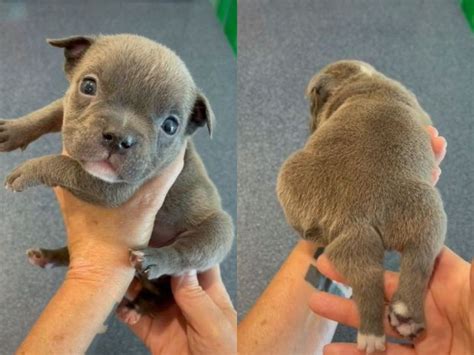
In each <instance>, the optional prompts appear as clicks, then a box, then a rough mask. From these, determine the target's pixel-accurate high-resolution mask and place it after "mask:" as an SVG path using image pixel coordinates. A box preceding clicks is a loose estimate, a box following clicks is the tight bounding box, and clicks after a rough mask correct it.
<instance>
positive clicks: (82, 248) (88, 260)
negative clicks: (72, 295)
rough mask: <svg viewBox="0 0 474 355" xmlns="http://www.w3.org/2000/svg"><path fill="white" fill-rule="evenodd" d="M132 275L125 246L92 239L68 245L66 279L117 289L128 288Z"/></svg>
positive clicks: (127, 250) (132, 271) (132, 270)
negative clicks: (68, 257)
mask: <svg viewBox="0 0 474 355" xmlns="http://www.w3.org/2000/svg"><path fill="white" fill-rule="evenodd" d="M91 239H92V237H91ZM134 272H135V270H134V268H133V267H132V266H131V264H130V261H129V248H128V246H127V245H123V244H112V243H105V242H103V241H96V240H87V241H86V240H82V241H81V242H80V244H78V245H74V244H72V245H70V264H69V269H68V272H67V274H66V280H78V281H79V282H83V283H87V284H90V285H92V286H97V285H109V286H110V287H114V288H119V289H121V288H122V287H126V286H128V284H129V283H130V281H131V279H132V278H133V274H134Z"/></svg>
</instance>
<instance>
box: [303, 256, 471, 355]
mask: <svg viewBox="0 0 474 355" xmlns="http://www.w3.org/2000/svg"><path fill="white" fill-rule="evenodd" d="M316 266H317V267H318V269H319V270H320V272H321V273H322V274H324V275H326V276H327V277H329V278H331V279H332V280H336V281H339V282H343V283H344V279H343V277H342V276H341V275H339V274H338V273H337V271H336V270H335V269H334V267H333V266H332V265H331V263H330V262H329V260H328V259H327V257H326V256H324V255H322V256H321V257H319V258H318V260H317V262H316ZM470 273H471V274H472V273H474V262H473V264H472V265H469V263H467V262H466V261H464V260H463V259H461V258H460V257H459V256H458V255H456V254H455V253H453V252H452V251H451V250H450V249H448V248H447V247H445V248H444V249H443V250H442V252H441V253H440V255H439V256H438V258H437V261H436V264H435V268H434V271H433V275H432V278H431V281H430V284H429V286H428V291H427V294H426V298H425V315H426V334H424V335H422V336H421V337H420V338H419V339H418V338H417V339H415V341H414V342H413V345H400V344H394V343H388V344H387V349H386V354H387V355H413V354H446V355H448V354H452V355H464V354H466V355H468V354H472V353H473V351H474V349H473V348H472V340H473V337H474V334H473V330H472V328H471V327H470V322H469V313H472V310H471V311H470V310H469V303H470V300H471V299H472V298H473V297H474V290H473V289H472V287H471V288H470V286H469V285H470V282H469V280H470ZM397 285H398V273H395V272H390V271H387V272H386V273H385V297H386V301H387V302H389V300H390V299H391V297H392V296H393V294H394V293H395V291H396V289H397ZM309 306H310V308H311V309H312V310H313V311H314V312H315V313H317V314H319V315H320V316H322V317H326V318H329V319H333V320H335V321H337V322H339V323H342V324H345V325H348V326H351V327H358V325H359V316H358V313H357V306H356V305H355V303H354V301H352V300H348V299H344V298H342V297H338V296H335V295H331V294H329V293H325V292H315V293H313V295H312V296H311V297H310V300H309ZM385 332H386V334H387V335H389V336H391V337H395V338H399V337H400V336H399V335H398V334H397V333H396V332H395V331H394V330H393V329H392V328H391V326H390V325H389V323H388V321H387V319H385ZM360 353H361V352H360V351H359V350H357V347H356V344H337V343H335V344H330V345H327V346H326V347H325V349H324V354H325V355H335V354H344V355H346V354H347V355H350V354H360Z"/></svg>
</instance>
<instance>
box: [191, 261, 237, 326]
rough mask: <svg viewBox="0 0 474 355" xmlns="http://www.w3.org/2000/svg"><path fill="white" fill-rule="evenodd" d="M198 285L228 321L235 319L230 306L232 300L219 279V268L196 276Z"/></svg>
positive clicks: (233, 310) (232, 307) (235, 314)
mask: <svg viewBox="0 0 474 355" xmlns="http://www.w3.org/2000/svg"><path fill="white" fill-rule="evenodd" d="M198 279H199V284H200V285H201V287H202V289H203V290H204V291H205V292H206V293H207V294H208V295H209V297H210V298H211V299H212V300H213V301H214V303H215V304H216V305H217V306H218V307H219V308H220V309H221V310H222V311H223V312H224V313H225V314H226V315H227V317H228V318H229V319H231V320H232V319H235V320H236V319H237V313H236V311H235V309H234V306H233V305H232V300H231V299H230V296H229V294H228V293H227V290H226V288H225V285H224V283H223V282H222V278H221V271H220V268H219V266H214V267H213V268H211V269H209V270H207V271H205V272H203V273H200V274H199V275H198Z"/></svg>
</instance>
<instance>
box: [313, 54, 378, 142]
mask: <svg viewBox="0 0 474 355" xmlns="http://www.w3.org/2000/svg"><path fill="white" fill-rule="evenodd" d="M376 73H377V71H376V70H375V68H374V67H372V66H371V65H370V64H367V63H365V62H361V61H357V60H342V61H338V62H335V63H332V64H330V65H328V66H326V67H325V68H323V69H322V70H321V71H320V72H319V73H317V74H316V75H315V76H313V77H312V78H311V80H310V82H309V84H308V86H307V88H306V97H307V98H308V100H309V101H310V112H311V118H310V130H311V133H312V132H314V131H315V130H316V128H318V126H319V125H321V123H322V122H321V115H320V113H321V112H322V110H323V108H324V106H325V104H326V103H327V101H328V100H329V98H330V97H331V96H332V95H334V93H335V92H336V91H337V90H338V89H340V88H341V87H342V86H343V85H345V84H347V83H348V82H349V81H351V82H353V81H355V80H366V79H367V78H368V77H371V76H373V75H374V74H376Z"/></svg>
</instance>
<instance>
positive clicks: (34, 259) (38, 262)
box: [26, 248, 54, 269]
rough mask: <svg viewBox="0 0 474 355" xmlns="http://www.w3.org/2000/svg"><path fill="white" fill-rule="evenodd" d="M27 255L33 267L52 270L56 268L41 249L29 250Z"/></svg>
mask: <svg viewBox="0 0 474 355" xmlns="http://www.w3.org/2000/svg"><path fill="white" fill-rule="evenodd" d="M26 255H27V256H28V261H29V262H30V264H31V265H35V266H39V267H41V268H44V269H50V268H52V267H53V266H54V265H53V263H52V262H50V260H49V259H48V258H46V257H45V256H44V254H43V252H42V251H41V249H33V248H32V249H28V250H27V251H26Z"/></svg>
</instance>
